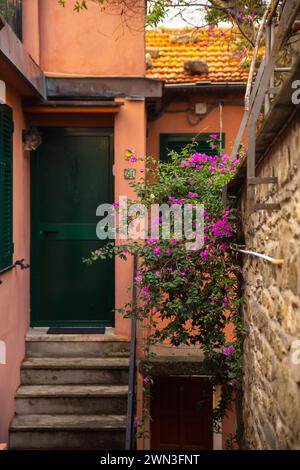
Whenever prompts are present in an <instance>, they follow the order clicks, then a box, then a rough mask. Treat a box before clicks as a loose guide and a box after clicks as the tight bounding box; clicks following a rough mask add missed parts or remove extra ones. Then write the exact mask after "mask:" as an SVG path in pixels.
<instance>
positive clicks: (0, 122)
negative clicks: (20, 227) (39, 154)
mask: <svg viewBox="0 0 300 470" xmlns="http://www.w3.org/2000/svg"><path fill="white" fill-rule="evenodd" d="M12 119H13V116H12V109H11V108H10V107H9V106H7V105H3V104H2V105H0V271H4V270H6V269H8V268H10V267H11V266H12V264H13V120H12Z"/></svg>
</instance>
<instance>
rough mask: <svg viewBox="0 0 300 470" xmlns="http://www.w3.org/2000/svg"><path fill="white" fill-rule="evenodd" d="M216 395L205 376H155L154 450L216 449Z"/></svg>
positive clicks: (153, 394) (152, 394) (153, 410)
mask: <svg viewBox="0 0 300 470" xmlns="http://www.w3.org/2000/svg"><path fill="white" fill-rule="evenodd" d="M212 413H213V394H212V387H211V385H210V384H209V382H208V380H207V379H205V378H201V377H155V378H154V384H153V386H152V390H151V417H152V422H151V449H152V450H212V449H213V419H212Z"/></svg>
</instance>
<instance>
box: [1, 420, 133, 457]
mask: <svg viewBox="0 0 300 470" xmlns="http://www.w3.org/2000/svg"><path fill="white" fill-rule="evenodd" d="M125 426H126V416H122V415H98V416H93V415H56V416H55V415H23V416H15V417H14V419H13V421H12V423H11V427H10V438H9V448H10V449H11V450H13V449H19V450H21V449H28V450H29V449H42V450H46V449H53V450H54V449H58V450H66V449H72V450H81V449H82V450H87V449H97V450H104V449H106V450H107V449H109V450H115V449H124V447H125Z"/></svg>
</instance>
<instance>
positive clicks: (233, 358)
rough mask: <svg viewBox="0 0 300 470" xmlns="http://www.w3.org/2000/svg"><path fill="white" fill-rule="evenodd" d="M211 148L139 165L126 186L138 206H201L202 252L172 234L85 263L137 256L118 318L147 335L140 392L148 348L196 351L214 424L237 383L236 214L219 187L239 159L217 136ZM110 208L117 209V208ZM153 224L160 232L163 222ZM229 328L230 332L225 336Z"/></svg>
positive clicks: (108, 249)
mask: <svg viewBox="0 0 300 470" xmlns="http://www.w3.org/2000/svg"><path fill="white" fill-rule="evenodd" d="M210 144H211V148H212V153H213V155H206V154H202V153H197V152H196V151H195V145H196V143H195V142H194V143H191V144H190V145H188V146H187V147H186V148H185V149H183V151H182V152H181V153H180V154H178V153H176V152H171V154H170V161H169V162H161V161H157V160H153V159H146V173H145V174H143V177H142V178H141V179H139V180H138V181H135V182H132V183H131V184H132V186H133V188H134V191H135V193H136V195H137V200H138V201H140V202H141V203H143V204H144V205H145V206H146V207H150V206H151V205H153V204H161V203H167V204H168V205H170V207H174V206H176V205H180V206H181V205H184V204H195V203H202V204H203V206H204V210H203V215H204V245H203V246H202V247H201V248H200V249H192V250H187V248H186V244H185V240H184V239H182V240H179V239H176V238H174V236H172V235H171V236H170V238H169V239H167V240H165V239H162V238H161V237H151V236H148V238H147V239H146V240H142V241H136V240H133V241H130V240H129V241H128V242H126V244H123V243H120V242H118V243H116V244H115V243H113V242H108V243H107V244H106V245H105V246H104V247H103V248H101V249H99V250H97V251H95V252H93V253H92V254H91V256H90V258H89V260H88V262H90V263H91V262H95V261H98V260H101V259H103V258H106V257H108V256H110V257H111V256H114V255H116V256H119V257H120V258H121V259H124V260H126V259H127V258H128V256H130V255H137V256H138V258H139V270H138V272H137V275H136V277H135V284H136V286H137V291H138V303H137V305H136V306H135V307H134V308H133V305H132V303H130V302H129V303H127V304H126V305H124V306H123V308H121V309H118V311H119V312H121V313H123V314H124V315H125V316H126V317H135V318H137V319H138V320H140V321H141V323H142V324H144V325H146V328H147V338H146V340H145V344H144V355H145V357H144V361H143V371H144V384H143V386H144V391H145V393H146V394H147V393H149V389H150V386H151V384H152V382H153V377H151V345H153V344H155V343H165V342H167V343H169V344H171V345H174V346H179V345H183V344H184V345H190V346H195V347H198V348H201V350H202V351H203V362H201V364H200V363H199V371H200V369H201V373H202V374H207V375H209V376H210V377H211V379H210V380H211V383H212V384H213V386H214V387H215V386H217V385H219V386H221V390H222V392H221V397H220V401H219V403H218V405H217V406H216V407H215V409H214V422H215V424H218V423H220V420H221V419H222V417H223V416H224V415H225V414H226V411H227V410H228V408H229V406H230V403H231V401H232V398H233V396H234V394H235V392H236V390H237V389H238V387H239V386H240V383H241V337H242V335H241V334H240V333H241V331H242V326H241V321H240V315H239V305H240V302H241V300H240V298H239V296H238V289H237V277H238V273H239V269H240V268H239V264H238V259H237V254H236V251H235V250H234V248H233V247H234V243H235V240H236V233H237V224H238V222H237V221H238V214H237V212H236V210H235V209H230V208H224V206H223V204H222V187H223V186H224V184H226V183H227V182H228V181H229V180H230V179H231V177H232V175H233V173H234V172H235V170H236V167H237V165H238V164H239V160H238V159H235V160H233V161H232V160H231V159H230V157H229V156H227V155H226V154H225V153H224V152H223V151H222V150H221V149H220V146H219V141H218V136H217V135H211V140H210ZM140 159H141V158H140V157H137V156H135V155H134V154H133V153H131V154H130V158H129V159H128V160H129V161H130V162H131V164H133V165H134V164H136V162H138V160H140ZM114 205H115V207H116V209H118V207H117V206H118V202H116V203H115V204H114ZM155 223H157V224H158V225H159V226H160V224H162V223H163V220H162V217H159V220H157V221H155ZM100 262H101V261H100ZM228 325H231V327H229V328H230V330H234V332H233V333H231V336H229V335H228V330H229V328H228ZM232 327H234V328H232ZM145 403H147V400H145ZM145 417H148V415H147V410H146V409H144V416H143V417H139V418H137V422H136V424H137V425H138V427H139V431H143V429H144V424H145Z"/></svg>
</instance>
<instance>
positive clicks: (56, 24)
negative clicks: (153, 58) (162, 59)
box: [23, 0, 145, 76]
mask: <svg viewBox="0 0 300 470" xmlns="http://www.w3.org/2000/svg"><path fill="white" fill-rule="evenodd" d="M74 3H75V1H74V0H67V1H66V6H65V7H64V8H63V7H62V6H60V5H59V4H58V1H57V0H23V10H24V18H23V41H24V45H25V47H26V49H27V50H28V52H29V53H30V54H31V55H32V57H33V58H34V59H35V60H36V61H37V62H38V63H39V65H40V66H41V68H42V69H43V70H44V71H45V72H46V73H50V74H54V75H60V74H73V75H85V76H87V75H106V76H108V75H110V76H112V75H118V76H122V75H124V76H131V75H144V73H145V59H144V57H145V54H144V47H145V44H144V42H145V37H144V28H143V21H144V20H143V12H144V7H143V5H144V1H143V0H137V2H135V6H134V9H133V11H131V12H128V11H127V12H126V11H125V12H124V14H123V15H122V16H120V15H118V14H116V9H115V7H112V6H111V5H109V2H108V6H107V7H106V10H105V11H104V12H103V11H101V8H100V6H99V5H98V4H97V3H96V2H93V1H91V0H88V1H87V5H88V9H87V10H82V11H81V12H80V13H77V12H75V11H74V10H73V7H74ZM114 3H116V2H114Z"/></svg>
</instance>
